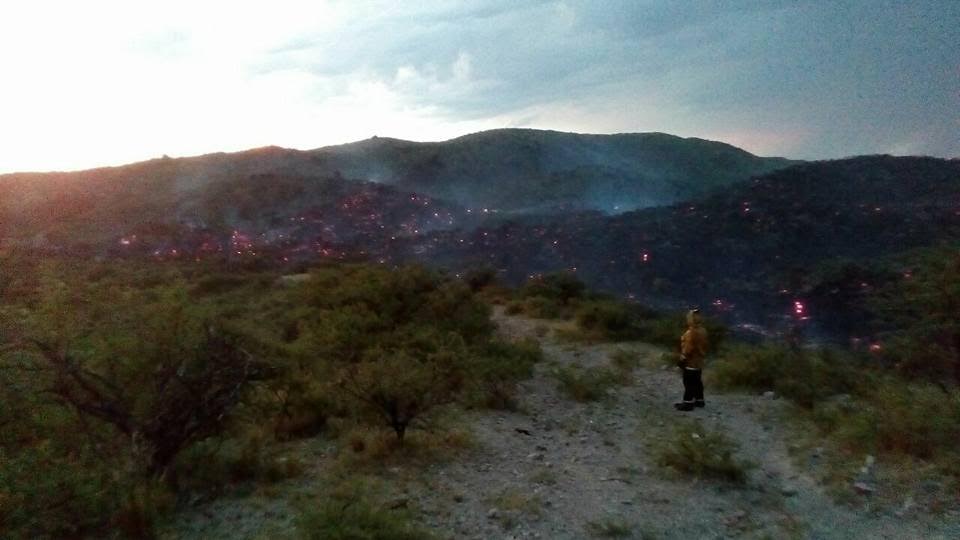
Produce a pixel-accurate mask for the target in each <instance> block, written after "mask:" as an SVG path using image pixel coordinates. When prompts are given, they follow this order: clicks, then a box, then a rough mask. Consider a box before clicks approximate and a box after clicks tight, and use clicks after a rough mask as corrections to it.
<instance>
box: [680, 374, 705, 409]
mask: <svg viewBox="0 0 960 540" xmlns="http://www.w3.org/2000/svg"><path fill="white" fill-rule="evenodd" d="M683 400H684V401H686V402H692V401H694V400H696V401H703V370H702V369H687V368H684V369H683Z"/></svg>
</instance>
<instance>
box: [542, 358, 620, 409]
mask: <svg viewBox="0 0 960 540" xmlns="http://www.w3.org/2000/svg"><path fill="white" fill-rule="evenodd" d="M554 377H556V379H557V383H558V385H559V388H560V390H561V391H563V392H564V393H565V394H567V395H568V396H569V397H571V398H572V399H574V400H576V401H597V400H599V399H602V398H604V397H606V396H607V391H608V390H609V389H610V388H613V387H614V386H617V385H618V384H621V383H622V382H623V374H621V373H617V372H615V371H613V370H611V369H610V368H607V367H592V368H580V367H575V366H563V367H561V368H559V369H557V370H556V371H555V372H554Z"/></svg>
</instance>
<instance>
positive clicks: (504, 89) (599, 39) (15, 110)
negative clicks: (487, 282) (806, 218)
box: [0, 0, 960, 172]
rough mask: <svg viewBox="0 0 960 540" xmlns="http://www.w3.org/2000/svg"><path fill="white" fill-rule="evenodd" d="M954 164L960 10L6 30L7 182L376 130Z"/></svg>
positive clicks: (115, 20)
mask: <svg viewBox="0 0 960 540" xmlns="http://www.w3.org/2000/svg"><path fill="white" fill-rule="evenodd" d="M503 127H526V128H540V129H555V130H562V131H576V132H582V133H619V132H647V131H659V132H666V133H672V134H675V135H680V136H685V137H701V138H707V139H714V140H721V141H725V142H728V143H730V144H733V145H736V146H739V147H741V148H744V149H746V150H748V151H750V152H753V153H756V154H760V155H780V156H786V157H790V158H799V159H828V158H838V157H844V156H850V155H857V154H865V153H891V154H896V155H907V154H925V155H933V156H940V157H958V156H960V1H958V0H942V1H920V0H911V1H906V0H904V1H886V0H850V1H844V0H825V1H818V2H813V1H799V0H793V1H786V0H783V1H776V0H770V1H751V0H737V1H735V2H730V1H725V0H715V1H710V0H701V1H682V0H669V1H668V0H657V1H653V0H633V1H629V0H628V1H618V0H583V1H579V0H549V1H539V0H524V1H514V0H482V1H481V0H476V1H458V2H453V1H440V0H419V1H416V2H397V1H393V0H391V1H364V0H344V1H328V2H324V1H321V0H310V1H301V0H271V1H270V2H263V1H258V2H244V1H237V0H234V1H229V2H221V1H216V0H208V1H202V2H201V1H199V0H191V1H180V0H165V1H163V2H159V1H157V2H139V1H135V0H126V1H101V0H85V1H83V2H76V1H72V0H65V1H48V0H31V1H29V2H10V3H8V4H6V5H5V6H4V7H3V9H2V16H0V172H13V171H26V170H72V169H82V168H89V167H94V166H102V165H117V164H123V163H128V162H132V161H139V160H144V159H151V158H155V157H159V156H161V155H164V154H166V155H170V156H186V155H197V154H203V153H209V152H216V151H236V150H243V149H247V148H253V147H260V146H267V145H278V146H283V147H288V148H299V149H309V148H317V147H320V146H326V145H331V144H339V143H345V142H350V141H354V140H360V139H366V138H369V137H371V136H373V135H379V136H390V137H397V138H402V139H410V140H418V141H435V140H445V139H448V138H452V137H456V136H460V135H464V134H467V133H472V132H476V131H481V130H485V129H492V128H503Z"/></svg>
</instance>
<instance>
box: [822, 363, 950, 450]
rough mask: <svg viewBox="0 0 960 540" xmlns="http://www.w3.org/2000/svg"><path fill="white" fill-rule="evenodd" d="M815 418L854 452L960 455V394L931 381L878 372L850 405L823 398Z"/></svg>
mask: <svg viewBox="0 0 960 540" xmlns="http://www.w3.org/2000/svg"><path fill="white" fill-rule="evenodd" d="M813 418H814V419H815V420H816V421H817V422H818V424H819V425H820V426H821V427H822V428H823V429H824V430H826V431H827V432H829V433H832V434H833V435H834V436H835V437H836V439H837V440H838V441H839V442H840V443H841V445H843V446H844V447H846V448H848V449H850V450H853V451H855V452H870V453H874V454H878V455H879V454H899V455H906V456H912V457H915V458H919V459H924V460H929V459H940V458H944V457H946V456H955V457H960V456H957V454H958V453H960V449H958V448H957V445H956V443H957V441H958V440H960V396H957V395H956V394H946V393H944V392H943V390H942V389H940V388H938V387H937V386H934V385H932V384H922V383H907V382H905V381H902V380H898V379H896V378H895V377H883V378H879V379H878V380H877V381H876V383H875V385H873V386H872V391H871V392H870V394H869V395H867V396H864V397H861V398H859V399H856V400H855V401H853V402H852V403H851V404H850V406H849V407H846V408H841V407H837V406H836V405H835V404H832V403H826V404H821V405H820V406H818V407H817V408H816V409H815V411H814V415H813Z"/></svg>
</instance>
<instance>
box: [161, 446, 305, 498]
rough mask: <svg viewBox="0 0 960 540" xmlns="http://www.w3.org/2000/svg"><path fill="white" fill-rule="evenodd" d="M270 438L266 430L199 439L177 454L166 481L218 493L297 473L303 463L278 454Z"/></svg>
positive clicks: (268, 481)
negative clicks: (236, 435) (235, 486)
mask: <svg viewBox="0 0 960 540" xmlns="http://www.w3.org/2000/svg"><path fill="white" fill-rule="evenodd" d="M272 440H273V436H272V434H270V433H268V432H265V431H262V430H251V431H249V432H247V433H244V434H242V435H240V436H238V437H231V438H226V439H221V438H210V439H207V440H204V441H201V442H199V443H197V444H195V445H193V446H192V447H190V448H188V449H187V450H186V451H184V452H183V453H182V454H181V455H180V456H178V458H177V461H176V463H175V464H174V467H173V468H172V469H171V474H170V476H169V480H170V482H171V483H172V484H174V485H175V486H176V487H177V488H178V489H179V490H195V491H207V492H212V493H220V492H222V491H223V489H224V488H225V487H227V486H229V485H232V484H237V483H241V482H251V481H252V482H258V483H272V482H278V481H280V480H285V479H287V478H292V477H295V476H297V475H299V474H300V473H301V472H302V470H303V464H302V463H301V462H300V461H299V460H298V459H296V458H294V457H290V456H285V455H281V454H280V453H279V452H278V450H277V448H276V447H274V446H272V444H271V443H272Z"/></svg>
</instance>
